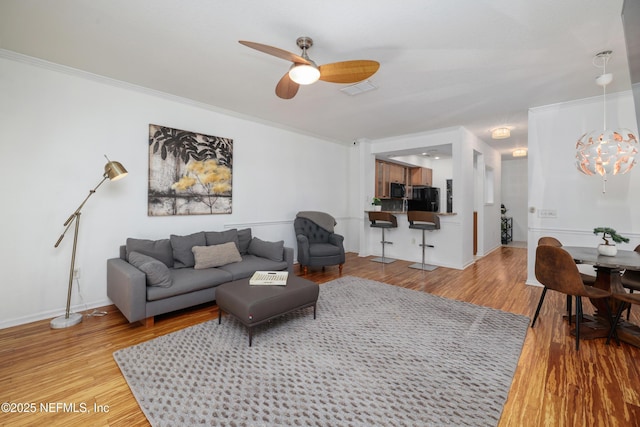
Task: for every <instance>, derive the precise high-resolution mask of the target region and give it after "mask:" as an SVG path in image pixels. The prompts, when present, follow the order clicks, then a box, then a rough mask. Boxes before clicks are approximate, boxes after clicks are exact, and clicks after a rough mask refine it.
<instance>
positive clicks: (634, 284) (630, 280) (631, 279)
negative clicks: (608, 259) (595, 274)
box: [620, 245, 640, 320]
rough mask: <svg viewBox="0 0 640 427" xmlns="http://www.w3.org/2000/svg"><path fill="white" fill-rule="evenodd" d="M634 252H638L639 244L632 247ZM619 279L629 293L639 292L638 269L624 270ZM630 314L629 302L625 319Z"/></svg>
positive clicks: (639, 272)
mask: <svg viewBox="0 0 640 427" xmlns="http://www.w3.org/2000/svg"><path fill="white" fill-rule="evenodd" d="M634 250H635V251H636V252H640V245H638V246H636V248H635V249H634ZM620 281H621V282H622V286H624V287H625V288H627V289H629V293H633V291H639V292H640V271H638V270H625V271H624V273H622V276H621V277H620ZM630 315H631V304H629V307H628V308H627V320H629V316H630Z"/></svg>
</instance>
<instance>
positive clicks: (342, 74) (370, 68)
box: [239, 37, 380, 99]
mask: <svg viewBox="0 0 640 427" xmlns="http://www.w3.org/2000/svg"><path fill="white" fill-rule="evenodd" d="M239 43H240V44H243V45H245V46H247V47H250V48H252V49H256V50H259V51H260V52H264V53H266V54H269V55H273V56H277V57H278V58H282V59H286V60H287V61H291V62H293V64H292V65H291V68H290V69H289V71H288V72H287V73H286V74H285V75H284V76H282V78H281V79H280V81H279V82H278V84H277V85H276V95H278V96H279V97H280V98H282V99H291V98H293V97H294V96H296V93H298V88H299V87H300V85H308V84H311V83H315V82H316V81H318V80H322V81H325V82H331V83H357V82H359V81H362V80H365V79H367V78H369V77H371V76H372V75H374V74H375V73H376V71H378V68H380V64H379V63H378V62H376V61H370V60H356V61H343V62H333V63H331V64H325V65H320V66H318V65H316V63H315V62H313V61H312V60H311V59H309V56H308V55H307V50H308V49H309V48H310V47H311V46H313V40H312V39H311V38H309V37H298V40H296V43H297V45H298V47H299V48H300V49H302V55H296V54H295V53H291V52H288V51H286V50H283V49H280V48H277V47H273V46H268V45H266V44H261V43H255V42H249V41H245V40H240V41H239Z"/></svg>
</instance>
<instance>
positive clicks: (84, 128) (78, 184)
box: [0, 57, 358, 328]
mask: <svg viewBox="0 0 640 427" xmlns="http://www.w3.org/2000/svg"><path fill="white" fill-rule="evenodd" d="M0 93H2V96H0V140H1V141H2V142H1V145H0V158H2V159H3V167H2V168H0V182H2V183H3V200H4V203H3V207H4V209H2V211H1V213H0V224H2V236H3V239H4V244H3V245H2V246H1V248H0V259H1V260H2V285H1V286H2V298H1V299H0V328H2V327H8V326H12V325H15V324H20V323H26V322H29V321H33V320H37V319H42V318H48V317H55V316H57V315H60V314H62V313H63V311H64V307H65V304H66V294H67V285H68V269H69V263H70V256H71V247H72V243H73V233H72V230H71V231H70V232H69V233H68V235H67V237H65V239H64V240H63V242H62V244H61V245H60V247H58V248H57V249H54V247H53V245H54V243H55V242H56V240H57V239H58V236H59V235H60V234H61V232H62V231H63V227H62V224H63V223H64V221H65V220H66V219H67V217H68V216H69V215H70V214H71V213H72V212H73V211H74V210H75V209H76V207H77V206H78V205H79V204H80V202H81V201H82V200H83V199H84V197H85V196H86V195H87V194H88V192H89V189H91V188H93V187H94V186H95V185H96V184H97V183H98V182H99V181H100V179H101V177H102V173H103V166H104V164H105V163H106V160H105V159H104V157H103V154H106V155H108V156H109V157H110V158H111V159H112V160H117V161H120V162H121V163H122V164H123V165H124V166H125V167H126V168H127V169H128V171H129V175H128V176H127V177H125V178H124V179H122V180H119V181H116V182H108V181H107V182H105V183H104V184H103V185H102V187H100V188H99V189H98V191H97V192H96V194H95V195H94V196H93V197H92V198H91V199H90V200H89V201H88V203H87V204H86V206H85V208H84V209H83V211H82V216H81V218H82V222H81V227H80V234H79V240H78V255H77V259H76V266H77V267H79V268H80V289H81V294H82V301H81V300H80V297H79V295H78V293H77V286H76V284H74V288H75V290H74V295H73V300H72V305H73V306H78V305H80V307H79V309H85V308H86V307H95V306H100V305H106V304H109V303H110V301H109V300H108V299H107V296H106V260H107V259H108V258H111V257H115V256H117V255H118V247H119V245H121V244H124V242H125V239H126V238H127V237H139V238H150V239H158V238H166V237H168V236H169V235H170V234H187V233H192V232H197V231H201V230H222V229H225V228H233V227H238V228H242V227H251V228H252V229H253V234H254V235H256V236H258V237H261V238H263V239H269V240H284V241H285V244H286V245H287V246H291V247H294V248H295V247H296V244H295V236H294V232H293V225H292V224H293V218H294V216H295V214H296V212H298V211H300V210H323V211H327V212H329V213H331V214H332V215H333V216H335V217H336V219H337V221H338V226H337V228H336V231H337V232H340V233H344V234H346V236H345V237H347V239H346V242H345V246H346V249H347V250H353V248H354V247H355V248H357V246H358V243H357V239H358V237H357V236H356V237H353V235H352V234H351V233H347V227H348V223H349V218H348V201H349V197H348V194H349V186H348V185H347V182H348V179H349V178H350V177H352V174H349V173H348V167H347V166H348V164H349V150H350V147H346V146H342V145H339V144H335V143H333V142H328V141H325V140H322V139H319V138H314V137H310V136H306V135H302V134H299V133H295V132H292V131H288V130H284V129H281V128H277V127H272V126H268V125H265V124H260V123H257V122H254V121H249V120H246V119H242V118H239V117H237V116H233V115H230V114H223V113H221V112H219V111H215V110H213V109H211V108H208V107H206V106H202V105H196V104H193V103H189V102H187V101H186V100H180V99H177V98H173V97H170V96H168V95H161V94H157V93H153V92H151V91H144V90H142V89H140V88H133V87H131V86H127V85H125V84H121V83H117V82H113V81H109V80H106V79H103V78H99V77H97V76H90V75H86V74H81V73H79V72H76V71H73V70H70V69H66V68H63V67H57V66H54V65H53V64H45V63H42V62H38V61H36V60H33V59H30V58H23V57H20V58H13V57H12V58H5V57H0ZM150 123H153V124H159V125H164V126H169V127H174V128H179V129H185V130H190V131H194V132H199V133H204V134H209V135H217V136H222V137H227V138H232V139H233V140H234V142H233V144H234V145H233V157H234V159H233V213H232V214H230V215H198V216H172V217H148V216H147V177H148V126H149V124H150ZM329 169H330V173H328V171H329ZM318 182H320V183H321V184H322V185H318ZM354 241H355V242H354Z"/></svg>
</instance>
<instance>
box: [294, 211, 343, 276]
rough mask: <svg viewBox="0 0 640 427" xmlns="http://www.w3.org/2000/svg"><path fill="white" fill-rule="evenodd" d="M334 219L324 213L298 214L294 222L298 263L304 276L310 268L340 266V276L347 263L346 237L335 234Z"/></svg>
mask: <svg viewBox="0 0 640 427" xmlns="http://www.w3.org/2000/svg"><path fill="white" fill-rule="evenodd" d="M335 224H336V222H335V220H334V218H333V217H332V216H331V215H329V214H327V213H324V212H315V211H304V212H298V214H297V215H296V219H295V221H294V222H293V227H294V228H295V232H296V240H297V242H298V263H299V264H300V269H301V270H302V272H303V274H307V271H308V267H322V268H323V269H324V267H325V266H327V265H336V264H337V265H338V268H339V270H340V274H342V266H343V264H344V261H345V255H344V246H343V241H344V237H343V236H341V235H339V234H336V233H334V232H333V226H334V225H335Z"/></svg>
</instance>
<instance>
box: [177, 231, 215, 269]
mask: <svg viewBox="0 0 640 427" xmlns="http://www.w3.org/2000/svg"><path fill="white" fill-rule="evenodd" d="M169 238H170V239H171V248H172V249H173V267H174V268H185V267H193V266H194V265H195V263H196V261H195V259H194V258H193V252H192V251H191V248H193V247H194V246H206V244H207V241H206V239H205V237H204V231H201V232H199V233H193V234H189V235H188V236H176V235H175V234H172V235H171V236H170V237H169Z"/></svg>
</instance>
